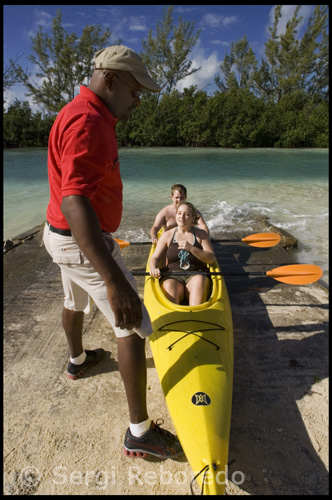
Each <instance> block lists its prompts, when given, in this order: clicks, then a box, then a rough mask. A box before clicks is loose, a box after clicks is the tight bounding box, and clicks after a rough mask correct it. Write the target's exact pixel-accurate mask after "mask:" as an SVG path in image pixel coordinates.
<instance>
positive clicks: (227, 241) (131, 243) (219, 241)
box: [130, 238, 245, 245]
mask: <svg viewBox="0 0 332 500" xmlns="http://www.w3.org/2000/svg"><path fill="white" fill-rule="evenodd" d="M241 241H242V240H239V239H237V240H215V239H214V238H211V243H241ZM244 243H245V242H244ZM130 245H151V241H131V242H130Z"/></svg>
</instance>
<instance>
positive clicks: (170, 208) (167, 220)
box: [150, 184, 209, 244]
mask: <svg viewBox="0 0 332 500" xmlns="http://www.w3.org/2000/svg"><path fill="white" fill-rule="evenodd" d="M171 198H172V200H173V203H172V204H171V205H167V207H164V208H162V209H161V210H160V212H159V213H158V214H157V216H156V218H155V221H154V223H153V226H152V227H151V230H150V236H151V238H152V243H154V244H157V241H158V237H157V235H158V231H159V229H161V228H162V227H163V228H164V231H168V230H169V229H172V228H173V227H176V225H177V224H176V219H175V215H176V209H177V207H178V205H179V203H180V202H181V201H184V200H186V199H187V189H186V188H185V187H184V186H183V185H182V184H173V186H172V188H171ZM198 213H199V219H198V221H197V226H198V227H200V228H201V229H204V231H206V232H207V233H208V234H209V230H208V227H207V225H206V224H205V222H204V219H203V217H202V214H201V213H200V212H198Z"/></svg>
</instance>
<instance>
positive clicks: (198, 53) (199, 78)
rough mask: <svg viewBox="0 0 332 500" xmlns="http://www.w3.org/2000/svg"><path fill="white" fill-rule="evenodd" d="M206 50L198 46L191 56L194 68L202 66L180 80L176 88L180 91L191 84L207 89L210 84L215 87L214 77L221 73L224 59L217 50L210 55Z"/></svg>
mask: <svg viewBox="0 0 332 500" xmlns="http://www.w3.org/2000/svg"><path fill="white" fill-rule="evenodd" d="M198 45H199V44H198ZM205 52H206V51H205V50H204V49H201V48H200V47H199V46H198V47H197V48H196V49H194V50H193V52H192V53H191V55H190V56H189V58H190V60H191V61H192V68H197V67H200V68H201V69H200V70H198V71H196V73H194V74H192V75H190V76H187V77H186V78H184V79H183V80H180V81H179V82H178V84H177V87H176V88H177V90H178V91H179V92H182V91H183V89H184V88H185V87H190V86H191V85H197V88H198V89H201V90H203V89H205V90H206V91H207V90H208V89H207V88H206V87H208V86H211V87H213V88H214V85H215V84H214V77H215V76H216V74H217V73H219V71H220V64H221V62H222V61H219V60H218V57H217V53H216V52H212V54H210V55H209V56H206V55H205Z"/></svg>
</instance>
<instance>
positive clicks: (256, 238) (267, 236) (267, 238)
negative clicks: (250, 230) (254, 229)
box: [241, 233, 281, 248]
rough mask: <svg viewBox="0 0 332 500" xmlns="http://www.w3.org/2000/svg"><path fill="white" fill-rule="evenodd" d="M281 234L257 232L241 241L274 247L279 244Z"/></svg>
mask: <svg viewBox="0 0 332 500" xmlns="http://www.w3.org/2000/svg"><path fill="white" fill-rule="evenodd" d="M280 240H281V236H280V235H279V234H277V233H257V234H252V235H250V236H246V237H245V238H242V240H241V241H243V242H244V243H247V244H248V245H250V246H252V247H260V248H264V247H274V246H275V245H278V243H279V241H280Z"/></svg>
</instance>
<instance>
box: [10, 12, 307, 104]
mask: <svg viewBox="0 0 332 500" xmlns="http://www.w3.org/2000/svg"><path fill="white" fill-rule="evenodd" d="M166 7H168V6H166ZM274 7H275V6H274V5H174V10H173V23H174V24H177V22H178V19H179V16H181V17H182V20H184V21H194V22H195V28H196V29H200V30H201V35H200V37H199V40H198V42H197V43H196V45H195V47H194V48H193V50H192V53H191V55H190V60H191V61H192V63H193V65H192V67H201V69H200V70H199V71H197V72H196V73H195V74H194V75H192V76H190V77H188V78H187V79H185V80H183V81H181V82H179V84H178V90H182V89H183V87H187V86H188V85H191V84H193V85H197V86H198V88H200V89H204V90H206V91H207V92H213V91H214V89H215V86H214V83H213V82H214V77H215V75H216V74H217V73H218V72H219V68H220V64H221V62H222V61H223V59H224V57H225V54H226V52H227V53H229V50H230V45H231V42H236V41H237V40H239V39H240V38H242V37H243V36H244V35H246V36H247V39H248V41H249V44H250V45H251V47H252V49H253V50H254V52H255V54H256V57H257V58H258V59H260V58H261V57H262V56H263V55H264V43H265V42H266V41H267V40H268V38H269V31H268V26H272V23H273V19H274ZM58 8H60V9H61V11H62V23H63V27H64V28H65V30H66V31H67V32H69V33H70V32H75V33H77V35H78V36H80V35H81V33H82V30H83V27H84V26H86V25H87V24H90V25H91V24H98V25H100V26H101V27H103V28H106V27H108V28H109V29H110V30H111V31H112V41H115V40H117V39H118V38H121V39H122V42H123V44H124V45H127V46H128V47H131V48H132V49H134V50H136V52H138V53H139V52H141V50H142V43H141V41H142V39H143V38H146V37H147V34H148V32H149V30H150V29H152V32H153V34H154V33H155V28H156V26H157V22H159V21H161V20H162V17H163V9H164V6H163V5H4V16H3V23H4V30H3V31H4V65H5V67H6V66H8V62H9V59H10V58H12V59H15V58H16V57H17V56H21V57H20V59H19V63H20V65H21V66H22V67H23V68H24V69H26V68H28V67H29V69H30V70H31V71H32V73H33V71H34V68H33V66H31V63H30V62H29V61H28V56H29V55H30V54H32V52H31V36H33V35H34V34H35V33H36V31H37V29H38V26H42V28H43V31H44V32H45V33H49V34H51V26H52V19H53V18H54V17H55V16H56V12H57V9H58ZM294 8H295V5H284V6H283V10H282V14H283V15H282V19H281V22H280V23H279V26H280V30H283V28H284V27H285V26H286V23H287V20H288V19H289V18H290V17H291V16H292V14H293V12H294ZM314 8H315V5H303V6H302V7H301V10H300V15H302V16H303V22H302V25H301V26H300V29H299V35H300V36H301V28H302V31H303V29H305V27H306V25H307V21H308V18H309V16H310V15H311V13H312V12H313V10H314ZM302 35H303V32H302ZM37 80H38V79H35V80H34V81H37ZM15 97H16V98H18V99H19V100H21V101H23V100H29V101H30V98H27V97H26V96H24V88H23V87H22V86H20V85H15V86H13V87H12V88H11V89H10V90H9V91H7V92H6V93H5V100H6V101H7V103H10V102H12V100H13V99H14V98H15Z"/></svg>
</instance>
